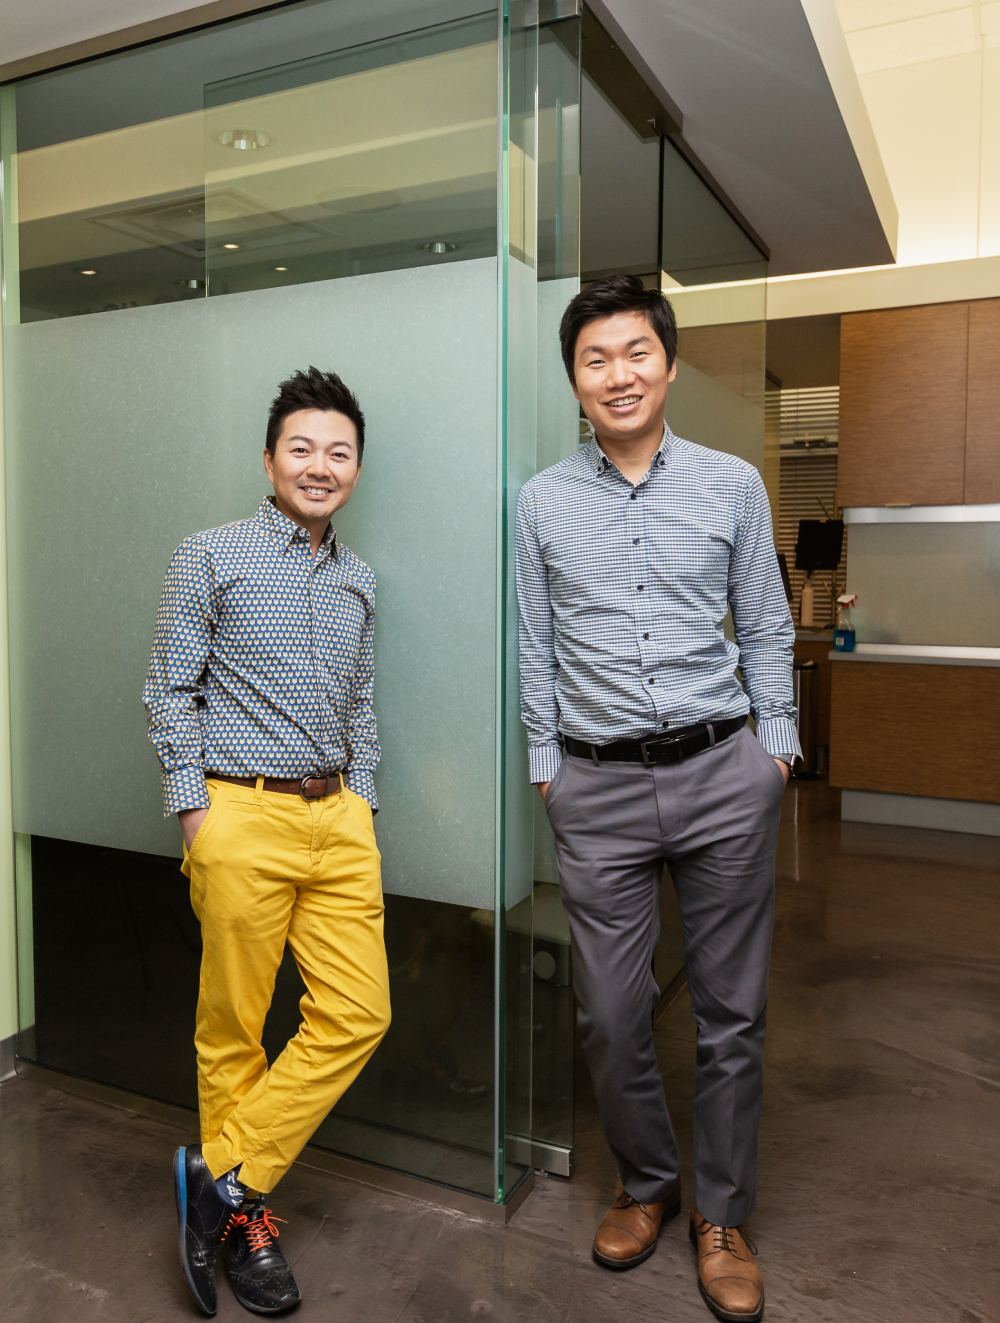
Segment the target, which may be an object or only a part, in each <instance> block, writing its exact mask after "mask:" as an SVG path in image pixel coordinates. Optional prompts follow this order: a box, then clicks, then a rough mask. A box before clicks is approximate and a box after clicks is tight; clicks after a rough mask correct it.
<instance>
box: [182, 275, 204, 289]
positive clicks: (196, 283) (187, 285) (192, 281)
mask: <svg viewBox="0 0 1000 1323" xmlns="http://www.w3.org/2000/svg"><path fill="white" fill-rule="evenodd" d="M176 283H177V284H178V285H179V286H180V288H181V289H205V288H206V285H205V281H204V280H199V279H198V277H197V276H188V278H187V280H178V281H177V282H176Z"/></svg>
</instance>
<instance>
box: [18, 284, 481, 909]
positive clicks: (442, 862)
mask: <svg viewBox="0 0 1000 1323" xmlns="http://www.w3.org/2000/svg"><path fill="white" fill-rule="evenodd" d="M496 288H497V268H496V260H495V259H493V258H486V259H481V260H476V261H469V262H459V263H452V264H449V265H448V266H446V267H441V268H438V269H416V270H408V271H401V272H396V273H380V274H376V275H371V276H359V277H355V278H350V279H341V280H337V281H326V282H321V283H315V284H308V285H299V286H296V287H295V288H291V289H274V290H266V291H257V292H253V293H248V294H234V295H232V296H230V297H229V298H226V299H208V300H204V299H203V300H198V301H197V302H193V303H178V304H171V305H167V306H163V307H156V308H137V309H133V310H127V311H119V312H114V313H107V314H97V315H92V316H84V317H78V318H73V319H67V320H61V321H55V322H47V323H46V322H40V323H34V324H31V325H25V326H16V327H9V328H8V330H7V332H6V348H7V350H8V359H7V368H8V371H7V382H8V394H7V402H8V405H7V407H8V418H7V436H8V446H9V454H8V471H7V487H8V501H9V507H10V509H9V516H10V578H11V625H12V652H13V675H12V683H13V720H14V767H15V777H14V780H15V787H16V789H15V794H16V803H15V817H16V826H17V830H18V831H21V832H26V833H32V834H35V835H43V836H49V837H57V838H62V839H67V840H75V841H80V842H85V843H91V844H97V845H106V846H114V847H117V848H120V849H129V850H135V851H144V852H147V853H152V854H177V853H179V838H178V832H177V827H176V824H175V823H174V822H173V821H167V822H164V821H163V820H162V818H161V806H160V796H159V776H158V767H157V763H156V759H155V756H154V755H153V752H152V749H151V748H150V747H149V745H148V744H147V742H146V739H145V723H144V713H143V710H142V708H141V705H140V702H139V693H140V689H141V686H142V681H143V677H144V673H145V668H146V662H147V658H148V652H149V644H150V639H151V633H152V622H153V614H154V611H155V607H156V602H157V598H158V595H159V591H160V586H161V583H162V578H163V573H164V570H165V569H166V565H167V560H168V558H169V556H170V553H171V551H172V550H173V548H174V547H175V546H176V545H177V543H178V542H179V541H180V540H181V538H183V537H184V536H185V535H186V534H188V533H190V532H193V531H195V530H197V529H201V528H206V527H210V526H213V525H216V524H221V523H224V522H226V521H228V520H231V519H236V518H240V517H242V516H244V515H247V514H250V513H251V512H252V511H253V510H254V508H255V507H256V505H257V502H258V501H259V499H260V497H261V496H262V495H264V494H265V493H267V492H268V491H269V487H268V484H267V482H266V480H265V478H264V476H263V472H262V465H261V458H260V455H261V450H262V448H263V437H264V424H265V420H266V415H267V409H268V405H269V402H270V400H271V398H272V396H273V394H274V389H275V387H276V385H277V383H278V382H279V381H280V380H281V379H282V378H284V377H285V376H287V375H288V374H289V373H290V372H292V371H293V370H295V369H296V368H300V367H303V366H306V365H308V364H310V363H316V364H317V365H319V366H321V367H328V368H329V367H332V368H335V369H336V370H337V371H338V372H340V373H341V374H342V376H343V377H344V379H345V380H346V381H347V382H348V383H349V384H350V385H351V387H352V388H353V389H354V390H355V391H356V392H357V394H358V396H359V398H360V400H361V404H362V407H363V409H364V411H365V413H366V416H367V421H368V438H369V439H368V441H367V446H366V452H365V465H364V474H363V477H362V480H361V483H360V485H359V488H358V491H357V494H356V495H355V497H354V500H353V501H352V503H351V505H350V506H349V507H348V509H347V510H346V511H344V512H343V513H342V514H341V515H339V516H338V518H337V520H336V526H337V530H338V534H339V535H340V536H341V538H342V539H343V540H344V541H346V542H347V543H349V545H351V546H352V547H353V548H354V549H355V550H356V551H357V552H358V553H359V554H360V555H361V556H363V557H364V558H365V559H366V560H368V561H369V562H370V563H371V564H372V565H373V567H374V568H375V570H376V573H377V575H378V580H379V608H378V618H377V633H376V648H377V673H376V708H377V712H378V719H379V730H380V735H381V739H382V745H383V762H382V769H381V771H380V773H379V776H378V782H379V790H380V795H381V797H382V803H383V810H382V813H381V814H380V816H379V838H380V844H381V847H382V851H383V855H384V861H385V863H384V868H385V883H386V889H387V890H389V891H394V892H398V893H403V894H406V895H412V896H420V897H424V898H428V899H439V900H450V901H456V902H461V903H463V904H465V905H470V906H473V905H483V906H490V907H491V908H492V905H493V900H494V885H495V850H496V842H495V831H494V827H493V824H494V821H495V790H496V786H495V775H496V773H495V761H496V717H495V694H496V634H497V606H496V593H497V563H496V509H497V499H498V492H497V466H496V410H495V399H496V347H497V335H496ZM136 880H137V881H141V879H140V878H137V879H136Z"/></svg>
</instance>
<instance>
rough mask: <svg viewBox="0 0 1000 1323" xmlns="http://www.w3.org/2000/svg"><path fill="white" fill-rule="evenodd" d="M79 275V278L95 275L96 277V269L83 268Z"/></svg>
mask: <svg viewBox="0 0 1000 1323" xmlns="http://www.w3.org/2000/svg"><path fill="white" fill-rule="evenodd" d="M80 275H81V276H96V275H97V269H96V268H95V267H92V266H85V267H83V268H82V270H81V271H80Z"/></svg>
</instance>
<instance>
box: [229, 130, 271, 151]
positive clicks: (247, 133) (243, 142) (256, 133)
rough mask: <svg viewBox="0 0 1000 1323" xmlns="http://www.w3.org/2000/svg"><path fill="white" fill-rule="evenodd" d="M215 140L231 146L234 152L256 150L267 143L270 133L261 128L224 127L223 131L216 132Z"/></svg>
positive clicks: (269, 139)
mask: <svg viewBox="0 0 1000 1323" xmlns="http://www.w3.org/2000/svg"><path fill="white" fill-rule="evenodd" d="M215 140H216V142H221V143H222V145H223V147H231V148H232V149H233V151H234V152H256V151H258V150H259V149H260V148H261V147H267V146H268V145H269V143H270V141H271V135H270V134H269V133H264V131H263V130H262V129H226V130H225V132H224V133H217V134H216V135H215Z"/></svg>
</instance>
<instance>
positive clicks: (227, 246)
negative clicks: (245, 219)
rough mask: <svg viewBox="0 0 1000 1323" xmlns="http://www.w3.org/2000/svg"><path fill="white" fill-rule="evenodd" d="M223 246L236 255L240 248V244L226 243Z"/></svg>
mask: <svg viewBox="0 0 1000 1323" xmlns="http://www.w3.org/2000/svg"><path fill="white" fill-rule="evenodd" d="M222 246H223V248H228V249H229V251H230V252H231V253H234V252H235V251H236V249H237V248H239V244H238V243H224V244H223V245H222Z"/></svg>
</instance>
